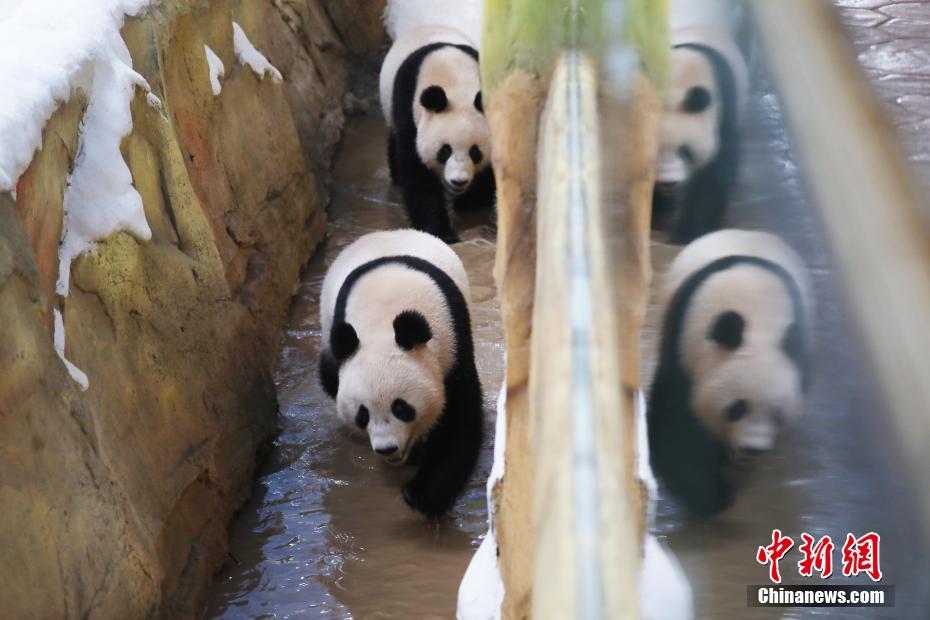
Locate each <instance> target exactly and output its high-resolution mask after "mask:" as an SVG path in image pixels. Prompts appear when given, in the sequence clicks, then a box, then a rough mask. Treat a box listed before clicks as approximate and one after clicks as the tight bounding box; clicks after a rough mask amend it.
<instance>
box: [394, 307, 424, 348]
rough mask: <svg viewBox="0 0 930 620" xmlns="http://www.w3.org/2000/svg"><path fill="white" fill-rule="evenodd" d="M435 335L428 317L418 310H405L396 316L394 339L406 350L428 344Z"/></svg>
mask: <svg viewBox="0 0 930 620" xmlns="http://www.w3.org/2000/svg"><path fill="white" fill-rule="evenodd" d="M432 337H433V330H431V329H430V327H429V323H427V321H426V317H424V316H423V315H422V314H420V313H419V312H417V311H416V310H404V311H403V312H401V313H400V314H398V315H397V316H396V317H394V340H395V341H397V346H399V347H400V348H401V349H404V350H405V351H410V350H412V349H413V348H414V347H416V346H419V345H421V344H426V343H427V342H429V341H430V340H431V339H432Z"/></svg>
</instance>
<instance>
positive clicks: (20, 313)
mask: <svg viewBox="0 0 930 620" xmlns="http://www.w3.org/2000/svg"><path fill="white" fill-rule="evenodd" d="M357 4H358V3H355V2H351V1H350V0H344V1H339V2H337V1H322V0H268V1H265V2H255V1H254V0H251V1H250V0H239V1H236V0H228V1H226V0H210V1H206V0H164V1H163V2H158V3H155V6H154V7H152V8H150V9H149V10H148V11H147V12H146V13H144V14H142V15H141V16H139V17H137V18H131V19H128V20H127V22H126V24H125V26H124V28H123V38H124V40H125V41H126V43H127V46H128V48H129V50H130V52H131V55H132V59H133V67H134V68H135V70H136V71H138V72H139V73H140V74H141V75H142V76H143V77H144V78H145V79H146V80H147V81H148V84H149V85H150V87H151V94H152V95H154V96H155V97H157V100H156V99H155V97H151V96H148V94H147V93H146V92H144V91H143V90H142V89H137V91H136V94H135V96H134V99H133V101H132V106H131V108H132V119H133V130H132V132H131V134H129V135H128V136H127V137H126V138H125V139H124V140H123V143H122V149H121V150H122V155H123V157H124V159H125V161H126V163H127V164H128V166H129V168H130V170H131V172H132V177H133V185H134V187H135V188H136V189H137V191H138V192H139V194H140V195H141V197H142V200H143V204H144V208H145V213H146V218H147V220H148V223H149V226H150V228H151V230H152V238H151V240H148V241H140V240H138V239H137V238H135V237H133V236H131V235H129V234H128V233H117V234H115V235H112V236H111V237H109V238H108V239H106V240H104V241H102V242H101V243H100V244H99V245H98V248H97V250H96V251H95V252H93V253H87V254H84V255H82V256H81V257H79V258H78V259H77V260H76V261H74V263H73V265H72V269H71V288H70V292H69V294H68V295H67V296H66V297H62V296H58V295H56V294H55V282H56V281H57V279H58V276H59V274H58V257H57V253H58V243H59V240H60V238H61V226H62V214H63V196H64V191H65V188H66V186H67V182H68V177H69V172H70V170H71V168H72V166H73V164H74V161H75V156H76V154H77V152H78V149H79V148H80V146H79V144H80V141H79V135H80V130H81V120H82V118H83V116H84V113H85V109H86V106H87V102H86V99H85V97H84V96H82V94H81V93H79V92H76V93H74V94H73V95H72V96H71V98H70V100H69V101H67V102H63V103H62V105H61V107H60V108H59V109H58V111H57V112H56V113H55V114H54V116H53V117H52V118H51V119H50V121H49V122H48V123H47V125H46V128H45V131H44V134H43V143H42V148H41V150H40V151H38V152H37V153H36V154H35V157H34V159H33V161H32V163H31V165H30V166H29V168H28V169H27V171H26V172H25V173H24V174H23V176H22V177H21V178H20V180H19V183H18V184H17V191H16V196H15V199H14V197H13V196H12V195H10V194H0V506H2V507H3V509H2V511H0V557H2V558H3V561H2V562H0V600H2V601H3V602H4V611H3V614H5V615H6V614H8V615H9V617H16V618H30V617H32V618H71V617H81V618H84V617H99V618H143V617H144V618H176V617H180V618H184V617H193V616H195V615H196V614H197V611H198V609H199V605H200V601H201V599H202V594H203V591H204V588H205V586H206V584H207V583H208V582H209V579H210V577H211V576H212V574H213V572H214V570H215V569H216V568H217V567H218V566H219V565H220V564H221V563H222V561H223V559H224V558H225V554H226V526H227V524H228V522H229V520H230V518H231V517H232V514H233V512H234V511H235V510H236V508H237V507H238V506H240V505H241V503H242V502H243V501H244V499H245V498H246V496H247V494H248V492H249V489H250V488H251V478H252V473H253V469H254V466H255V462H256V455H257V453H258V451H259V450H260V448H261V446H262V445H263V444H264V443H265V442H266V441H267V440H268V439H269V437H270V435H271V433H272V432H273V430H274V425H275V416H276V412H277V405H276V400H275V392H274V385H273V383H272V380H271V369H272V364H273V362H274V360H275V356H276V348H277V346H278V333H279V330H280V328H281V326H282V323H283V320H284V318H285V314H286V310H287V307H288V301H289V298H290V296H291V294H292V291H293V290H294V287H295V285H296V284H297V282H298V275H299V270H300V267H301V265H302V264H303V263H304V262H305V261H306V260H307V259H308V258H309V256H310V255H311V253H312V252H313V249H314V248H315V246H316V244H317V243H319V241H320V240H321V239H322V236H323V234H324V229H325V221H326V217H325V192H324V191H323V189H322V188H324V187H325V182H326V175H327V171H328V166H329V163H330V161H331V157H332V154H333V151H334V148H335V146H336V144H337V142H338V139H339V137H340V133H341V129H342V124H343V101H344V95H345V90H346V84H347V59H348V57H349V55H350V54H375V53H376V52H377V50H378V49H379V48H380V47H381V46H382V44H383V38H382V37H383V34H381V30H380V21H379V17H380V10H381V8H382V7H383V2H381V3H380V4H381V7H379V6H377V5H378V4H379V3H378V2H371V3H364V4H365V5H366V9H365V10H364V11H361V10H360V9H358V8H356V5H357ZM233 21H235V22H237V23H238V24H240V25H241V27H242V29H243V31H244V32H245V33H247V35H248V37H249V39H250V40H251V42H252V43H253V44H254V45H255V47H256V48H257V49H259V50H260V51H261V52H262V53H264V54H265V55H266V56H267V57H268V60H269V61H270V62H271V63H272V64H273V65H275V67H277V68H278V69H279V70H280V72H281V74H282V75H283V81H281V82H278V81H276V80H274V79H272V78H271V77H270V76H267V75H266V76H264V77H261V76H259V75H257V74H256V73H255V72H254V71H252V70H251V69H250V68H249V67H247V66H243V65H242V64H241V63H240V62H239V61H238V60H237V55H236V52H235V49H234V45H233ZM205 44H206V45H209V46H210V48H211V49H212V50H214V52H215V53H216V54H217V56H218V57H219V58H220V59H221V60H222V62H223V64H224V66H225V75H224V77H223V78H222V91H221V92H220V94H219V95H216V96H214V94H213V92H212V90H211V85H210V80H209V69H208V65H207V59H206V55H205V53H204V45H205ZM56 309H57V310H60V312H61V314H62V316H63V319H64V325H65V334H66V346H65V355H66V357H67V359H69V360H70V361H72V362H73V363H74V364H75V365H76V366H78V367H79V368H80V369H81V370H83V371H84V372H85V373H86V375H87V377H88V380H89V388H88V389H87V390H86V391H83V390H82V389H81V387H80V386H79V385H78V384H77V383H76V382H75V381H74V380H72V379H71V377H70V376H69V374H68V371H67V370H66V369H65V366H64V365H63V363H62V361H61V360H60V359H59V357H58V356H57V355H56V353H55V350H54V348H53V322H54V318H53V316H54V315H53V311H54V310H56Z"/></svg>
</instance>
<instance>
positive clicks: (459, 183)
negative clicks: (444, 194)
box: [450, 179, 468, 189]
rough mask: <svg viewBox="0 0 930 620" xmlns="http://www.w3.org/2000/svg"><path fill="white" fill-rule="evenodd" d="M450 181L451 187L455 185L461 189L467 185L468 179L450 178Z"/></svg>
mask: <svg viewBox="0 0 930 620" xmlns="http://www.w3.org/2000/svg"><path fill="white" fill-rule="evenodd" d="M450 183H452V187H455V188H456V189H461V188H463V187H465V186H466V185H468V179H452V181H450Z"/></svg>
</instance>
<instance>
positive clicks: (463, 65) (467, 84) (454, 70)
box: [378, 25, 481, 127]
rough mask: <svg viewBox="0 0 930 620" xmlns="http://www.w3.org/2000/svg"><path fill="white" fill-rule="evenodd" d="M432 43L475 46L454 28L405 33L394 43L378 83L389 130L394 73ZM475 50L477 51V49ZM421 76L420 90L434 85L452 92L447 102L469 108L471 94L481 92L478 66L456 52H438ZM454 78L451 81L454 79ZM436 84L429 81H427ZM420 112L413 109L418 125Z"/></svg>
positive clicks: (391, 123)
mask: <svg viewBox="0 0 930 620" xmlns="http://www.w3.org/2000/svg"><path fill="white" fill-rule="evenodd" d="M434 43H451V44H453V45H468V46H470V47H475V44H474V43H473V42H472V40H471V39H469V38H468V36H466V35H465V34H464V33H463V32H461V31H460V30H457V29H456V28H452V27H448V26H436V25H431V26H418V27H417V28H414V29H411V30H409V31H407V32H405V33H404V34H403V35H402V36H401V37H399V38H398V39H395V41H394V44H393V45H392V46H391V49H390V50H388V53H387V55H386V56H385V57H384V62H383V63H382V64H381V73H380V75H379V79H378V89H379V94H380V97H381V111H382V112H383V113H384V120H385V121H386V122H387V124H388V127H391V126H393V123H394V119H393V109H392V105H393V99H394V79H395V77H396V76H397V71H398V70H399V69H400V66H401V65H402V64H403V63H404V61H405V60H406V59H407V57H408V56H410V55H411V54H412V53H414V52H415V51H417V50H418V49H420V48H421V47H425V46H427V45H431V44H434ZM476 49H477V48H476ZM420 74H421V76H423V77H422V78H421V79H420V80H418V81H419V82H421V87H420V89H419V90H422V89H423V87H425V86H431V85H434V84H435V85H437V86H441V87H442V88H443V89H445V90H447V92H449V90H450V89H451V90H452V92H453V95H454V96H450V97H449V99H450V100H451V101H453V102H467V103H468V104H471V103H472V102H473V100H474V93H476V92H478V91H480V90H481V79H480V76H479V74H478V63H477V62H475V61H474V60H473V59H470V58H468V57H464V55H463V53H462V52H461V51H460V50H458V49H455V48H452V49H450V50H440V51H437V52H434V53H433V54H431V55H430V57H427V58H426V59H425V60H424V62H423V66H422V68H421V70H420ZM453 78H454V79H453ZM431 79H432V80H439V81H430V80H431ZM463 89H467V91H468V92H467V93H466V94H464V95H458V94H457V93H459V92H460V91H462V90H463ZM419 95H420V93H419V92H416V93H415V94H414V97H413V100H414V101H418V100H419ZM419 114H420V110H418V109H416V108H415V109H414V118H415V120H416V121H419Z"/></svg>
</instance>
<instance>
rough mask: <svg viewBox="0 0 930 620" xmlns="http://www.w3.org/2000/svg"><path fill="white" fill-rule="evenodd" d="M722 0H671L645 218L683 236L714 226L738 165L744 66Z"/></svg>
mask: <svg viewBox="0 0 930 620" xmlns="http://www.w3.org/2000/svg"><path fill="white" fill-rule="evenodd" d="M732 14H733V10H732V5H731V3H729V2H726V1H725V0H673V2H672V4H671V17H672V32H671V40H672V51H671V56H670V63H671V84H670V86H669V88H668V90H667V92H666V97H665V102H664V112H663V116H662V121H661V127H660V136H659V157H658V165H657V170H656V186H655V190H654V192H653V221H654V222H655V223H657V224H658V225H659V226H660V227H669V228H670V229H671V231H670V232H671V234H670V237H671V241H672V242H674V243H688V242H690V241H693V240H694V239H696V238H697V237H700V236H701V235H703V234H706V233H709V232H712V231H714V230H717V229H718V228H720V225H721V223H722V220H723V215H724V211H725V208H726V204H727V200H728V198H729V195H730V190H731V189H732V186H733V184H734V183H735V181H736V173H737V169H738V166H739V149H740V135H739V134H740V121H741V117H742V115H743V110H744V109H745V107H746V100H747V97H748V95H747V92H748V75H747V74H748V71H747V68H746V62H745V60H744V58H743V55H742V53H741V52H740V50H739V48H738V47H737V45H736V43H735V42H734V40H733V37H732V36H731V34H730V31H732V30H733V25H732V24H731V23H730V22H732V21H734V20H733V19H731V18H730V17H731V15H732Z"/></svg>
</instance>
